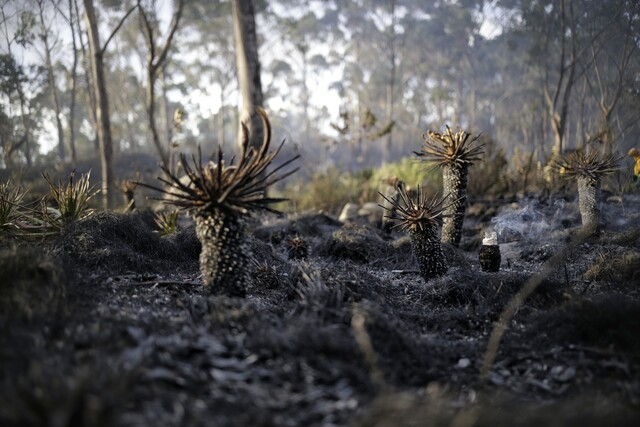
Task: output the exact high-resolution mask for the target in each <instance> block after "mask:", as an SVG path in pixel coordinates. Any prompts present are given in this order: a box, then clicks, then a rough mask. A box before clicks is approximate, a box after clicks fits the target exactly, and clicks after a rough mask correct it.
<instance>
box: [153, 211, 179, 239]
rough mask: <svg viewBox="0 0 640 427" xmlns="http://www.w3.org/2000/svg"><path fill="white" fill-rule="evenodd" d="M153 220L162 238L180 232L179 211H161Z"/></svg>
mask: <svg viewBox="0 0 640 427" xmlns="http://www.w3.org/2000/svg"><path fill="white" fill-rule="evenodd" d="M153 220H154V221H155V223H156V226H157V227H158V231H159V233H160V235H161V236H170V235H172V234H175V233H176V232H177V231H178V211H177V210H173V211H161V212H158V213H156V214H155V215H154V217H153Z"/></svg>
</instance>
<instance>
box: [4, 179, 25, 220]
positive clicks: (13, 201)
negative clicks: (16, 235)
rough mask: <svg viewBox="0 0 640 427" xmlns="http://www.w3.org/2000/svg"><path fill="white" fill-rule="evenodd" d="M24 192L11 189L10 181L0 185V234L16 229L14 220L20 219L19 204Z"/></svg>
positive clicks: (18, 188) (18, 189)
mask: <svg viewBox="0 0 640 427" xmlns="http://www.w3.org/2000/svg"><path fill="white" fill-rule="evenodd" d="M25 194H26V191H23V190H22V189H21V188H20V187H13V186H12V185H11V181H10V180H9V181H7V182H4V183H0V232H2V233H4V232H7V231H9V230H11V229H17V228H18V224H16V220H17V219H18V218H19V217H20V215H21V214H20V211H19V208H20V204H21V203H22V200H23V199H24V196H25Z"/></svg>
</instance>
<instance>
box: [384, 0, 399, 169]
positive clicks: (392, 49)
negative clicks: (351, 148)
mask: <svg viewBox="0 0 640 427" xmlns="http://www.w3.org/2000/svg"><path fill="white" fill-rule="evenodd" d="M390 7H391V25H390V26H389V62H390V66H391V69H390V70H389V80H388V81H387V102H386V104H387V105H386V107H387V108H386V110H387V111H386V113H387V123H392V122H393V121H394V119H395V118H394V108H393V107H394V89H395V82H396V0H391V4H390ZM392 146H393V127H392V128H391V130H390V131H389V134H388V135H387V140H386V142H385V148H384V153H383V158H382V163H387V162H389V161H390V159H391V147H392Z"/></svg>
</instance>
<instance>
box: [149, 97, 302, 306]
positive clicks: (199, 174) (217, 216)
mask: <svg viewBox="0 0 640 427" xmlns="http://www.w3.org/2000/svg"><path fill="white" fill-rule="evenodd" d="M258 112H259V114H260V116H261V117H262V120H263V123H264V127H265V132H264V141H263V143H262V146H261V147H260V148H259V149H257V150H256V149H254V148H253V147H251V148H249V134H248V130H247V127H246V126H245V125H244V124H243V125H242V143H241V152H240V156H239V158H238V162H237V163H235V162H234V159H233V158H232V159H231V161H230V162H229V163H228V164H227V163H226V162H224V161H223V154H222V150H221V148H220V146H218V152H217V156H216V157H217V158H216V160H215V161H211V162H209V163H207V164H206V165H204V166H202V154H201V153H200V152H199V153H198V159H197V160H196V157H195V156H192V161H191V162H189V161H188V160H187V158H186V156H185V155H184V154H183V155H180V164H181V166H182V169H183V170H184V172H185V174H186V177H187V179H186V180H185V179H184V177H183V179H181V178H180V177H178V176H177V175H176V174H174V173H173V172H172V171H171V170H169V169H168V168H166V167H164V166H161V168H162V171H163V173H164V175H165V178H162V177H159V178H158V179H159V180H160V181H161V182H162V183H164V184H165V185H166V186H167V187H166V188H158V187H154V186H151V185H147V184H141V185H143V186H145V187H148V188H151V189H153V190H156V191H160V192H162V193H163V194H164V196H163V198H162V200H163V201H164V202H165V203H167V204H171V205H174V206H176V207H178V208H179V209H184V210H186V211H187V212H188V213H189V214H190V215H191V216H192V217H193V218H194V221H195V223H196V235H197V237H198V240H200V243H201V245H202V251H201V253H200V270H201V272H202V280H203V283H204V284H205V286H208V287H211V288H212V290H214V291H215V292H220V291H223V292H226V293H228V294H231V295H243V294H244V292H245V286H246V282H247V279H248V275H249V274H248V273H249V272H248V270H249V259H250V250H249V247H248V245H247V244H246V225H245V222H246V218H247V217H249V216H250V215H251V214H252V213H254V212H257V211H269V212H277V211H276V210H275V209H273V208H271V207H270V205H272V204H274V203H278V202H281V201H284V200H285V199H280V198H273V197H269V196H268V195H267V189H268V188H269V186H270V185H272V184H273V183H275V182H278V181H280V180H282V179H284V178H286V177H287V176H289V175H291V174H292V173H294V172H295V171H296V170H297V169H294V170H291V171H289V172H286V173H280V171H282V169H283V168H285V167H286V166H288V165H289V164H291V163H292V162H293V161H295V160H296V159H297V158H298V157H299V156H295V157H293V158H291V159H289V160H287V161H285V162H284V163H283V164H281V165H279V166H277V167H275V168H273V169H272V170H271V171H269V172H267V168H268V167H269V166H270V165H271V164H272V162H273V160H274V159H275V157H276V156H277V155H278V153H279V152H280V150H281V149H282V146H283V144H284V141H282V143H281V144H280V146H279V147H278V148H277V149H276V150H275V151H269V145H270V141H271V126H270V124H269V119H268V117H267V114H266V113H265V112H264V111H263V110H262V109H259V110H258Z"/></svg>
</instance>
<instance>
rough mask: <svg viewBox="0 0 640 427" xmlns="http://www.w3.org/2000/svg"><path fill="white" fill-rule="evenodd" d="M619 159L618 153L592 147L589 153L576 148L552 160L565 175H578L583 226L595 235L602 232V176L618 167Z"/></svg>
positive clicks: (569, 176)
mask: <svg viewBox="0 0 640 427" xmlns="http://www.w3.org/2000/svg"><path fill="white" fill-rule="evenodd" d="M619 162H620V158H619V157H616V156H615V155H614V154H601V153H600V152H598V151H596V150H592V151H590V152H588V153H585V152H584V151H575V152H573V153H571V154H569V155H566V156H564V157H561V158H560V159H558V160H556V161H554V162H553V163H552V166H553V167H554V169H556V170H557V171H558V172H559V173H560V175H561V176H563V177H566V178H571V177H576V180H577V181H578V204H579V207H580V218H581V220H582V226H583V227H584V228H585V230H587V232H589V233H591V234H598V233H599V232H600V222H601V215H600V187H601V185H602V177H603V176H605V175H609V174H612V173H614V172H615V171H616V170H618V168H619V166H618V165H619Z"/></svg>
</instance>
